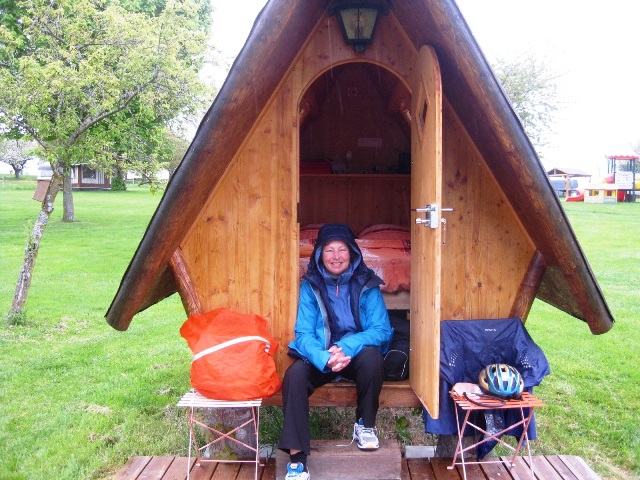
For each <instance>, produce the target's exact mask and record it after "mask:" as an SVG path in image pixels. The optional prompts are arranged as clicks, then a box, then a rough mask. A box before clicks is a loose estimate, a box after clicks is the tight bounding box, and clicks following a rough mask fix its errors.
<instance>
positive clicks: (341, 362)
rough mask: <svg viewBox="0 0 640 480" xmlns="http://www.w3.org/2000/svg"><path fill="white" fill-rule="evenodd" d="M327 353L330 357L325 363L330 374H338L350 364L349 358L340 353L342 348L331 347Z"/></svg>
mask: <svg viewBox="0 0 640 480" xmlns="http://www.w3.org/2000/svg"><path fill="white" fill-rule="evenodd" d="M329 353H330V354H331V356H330V357H329V361H328V362H327V367H328V368H330V369H331V371H332V372H339V371H340V370H342V369H343V368H345V367H346V366H347V365H349V362H351V357H347V356H346V355H345V354H344V352H343V351H342V348H340V347H339V346H337V345H331V347H330V348H329Z"/></svg>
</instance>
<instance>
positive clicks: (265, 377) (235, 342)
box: [180, 308, 280, 400]
mask: <svg viewBox="0 0 640 480" xmlns="http://www.w3.org/2000/svg"><path fill="white" fill-rule="evenodd" d="M180 335H182V337H184V339H185V340H186V341H187V344H188V345H189V348H190V349H191V351H192V352H193V360H192V363H191V386H192V387H193V388H195V389H196V390H197V391H198V392H200V394H201V395H203V396H205V397H208V398H213V399H216V400H255V399H258V398H265V397H268V396H270V395H272V394H274V393H275V392H277V391H278V390H279V389H280V377H278V374H277V372H276V365H275V362H274V361H273V355H274V354H275V353H276V351H277V350H278V342H276V340H275V339H274V338H273V337H272V336H271V334H270V333H269V328H268V327H267V321H266V320H265V319H264V318H262V317H260V316H258V315H254V314H243V313H238V312H234V311H231V310H228V309H226V308H218V309H216V310H212V311H210V312H207V313H204V314H195V315H192V316H190V317H189V318H188V319H187V321H186V322H184V324H183V325H182V327H181V328H180Z"/></svg>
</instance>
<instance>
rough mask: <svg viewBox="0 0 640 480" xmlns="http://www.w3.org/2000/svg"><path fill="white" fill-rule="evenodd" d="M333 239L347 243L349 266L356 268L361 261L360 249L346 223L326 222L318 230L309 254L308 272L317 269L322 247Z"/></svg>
mask: <svg viewBox="0 0 640 480" xmlns="http://www.w3.org/2000/svg"><path fill="white" fill-rule="evenodd" d="M334 240H341V241H343V242H344V243H346V244H347V246H348V247H349V250H351V261H350V263H351V267H350V268H354V269H356V270H357V269H358V267H360V266H361V265H363V263H362V251H361V250H360V247H358V244H357V243H356V237H355V235H354V234H353V232H352V231H351V228H349V226H348V225H343V224H341V223H327V224H325V225H323V226H322V227H321V228H320V230H319V231H318V238H317V239H316V243H315V245H314V247H313V253H312V254H311V258H310V260H309V267H308V270H307V271H308V272H314V271H319V265H318V262H319V261H320V257H321V255H322V247H323V246H324V245H325V244H327V243H329V242H332V241H334Z"/></svg>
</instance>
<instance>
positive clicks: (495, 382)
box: [478, 363, 524, 398]
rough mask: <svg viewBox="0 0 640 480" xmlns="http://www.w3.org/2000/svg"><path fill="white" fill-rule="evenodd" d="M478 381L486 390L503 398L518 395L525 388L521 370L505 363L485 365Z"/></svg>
mask: <svg viewBox="0 0 640 480" xmlns="http://www.w3.org/2000/svg"><path fill="white" fill-rule="evenodd" d="M478 383H479V384H480V388H482V390H484V391H485V392H487V393H489V394H491V395H495V396H497V397H502V398H514V397H518V396H519V395H520V394H521V393H522V390H523V389H524V382H523V381H522V376H521V375H520V372H518V370H516V369H515V368H513V367H512V366H511V365H507V364H505V363H494V364H491V365H487V366H486V367H484V368H483V369H482V370H481V371H480V375H479V376H478Z"/></svg>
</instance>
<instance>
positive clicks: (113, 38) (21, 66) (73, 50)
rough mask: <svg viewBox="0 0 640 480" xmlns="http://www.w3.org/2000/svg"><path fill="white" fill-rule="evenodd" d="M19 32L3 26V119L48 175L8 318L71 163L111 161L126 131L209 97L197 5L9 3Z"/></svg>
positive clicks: (18, 304)
mask: <svg viewBox="0 0 640 480" xmlns="http://www.w3.org/2000/svg"><path fill="white" fill-rule="evenodd" d="M16 5H18V7H19V8H17V9H15V11H16V12H20V9H23V11H24V12H26V13H25V14H24V15H22V16H21V17H20V19H19V21H18V24H19V25H20V26H21V28H20V29H19V31H20V32H19V33H20V34H17V33H16V30H15V29H13V28H8V27H7V26H6V25H4V24H1V23H0V59H2V63H1V64H0V123H2V124H4V125H5V126H6V128H7V129H8V130H10V131H13V132H18V133H20V134H22V135H25V136H27V137H29V138H32V139H33V140H35V141H36V142H37V144H38V148H39V154H40V156H41V157H42V158H44V159H46V160H48V161H49V162H50V163H51V166H52V170H53V176H52V179H51V182H50V184H49V188H48V191H47V193H46V196H45V200H44V201H43V203H42V206H41V210H40V214H39V216H38V219H37V220H36V222H35V223H34V226H33V229H32V232H31V235H30V237H29V240H28V241H27V246H26V248H25V258H24V262H23V266H22V270H21V272H20V276H19V279H18V284H17V285H16V291H15V295H14V299H13V304H12V306H11V310H10V314H19V313H21V312H22V310H23V308H24V303H25V302H26V298H27V294H28V290H29V287H30V284H31V273H32V271H33V267H34V265H35V260H36V257H37V253H38V246H39V244H40V240H41V238H42V235H43V233H44V230H45V228H46V225H47V223H48V221H49V218H50V215H51V212H52V211H53V206H54V202H55V199H56V196H57V194H58V192H59V191H60V190H61V187H62V184H63V177H64V175H65V173H68V172H69V169H70V166H71V165H72V164H73V163H86V162H87V161H88V162H89V163H91V164H93V165H106V166H109V165H117V162H118V159H119V158H120V159H122V158H125V157H129V156H131V155H133V153H132V152H131V151H130V148H131V147H132V146H133V144H134V143H135V142H132V141H126V140H122V139H123V138H126V137H127V136H128V135H129V134H131V132H136V134H143V133H144V134H145V135H147V136H148V137H149V138H157V136H158V135H159V131H158V130H159V129H158V128H151V129H150V130H148V131H145V126H148V125H154V126H157V124H158V122H164V121H169V120H170V119H172V118H175V117H177V116H179V115H185V114H195V112H196V111H198V109H199V108H201V107H202V106H203V105H204V104H205V103H208V98H207V97H208V96H209V95H208V93H209V92H208V91H207V89H206V88H205V86H204V85H203V84H202V82H201V81H200V80H199V78H198V70H199V68H200V66H201V65H202V62H203V55H204V50H205V47H206V41H205V40H206V33H205V32H203V31H200V30H199V26H200V22H201V19H200V18H199V9H198V5H197V4H196V3H194V2H192V1H191V0H168V1H167V2H166V6H165V8H164V9H163V10H162V11H161V12H159V13H158V15H157V16H154V17H149V16H148V15H146V14H143V13H131V12H128V11H126V10H125V9H124V8H122V7H121V6H119V5H117V4H114V3H108V2H107V3H105V2H103V1H100V0H58V1H57V2H55V3H54V2H49V1H48V0H31V1H29V2H28V3H27V2H21V1H19V2H16Z"/></svg>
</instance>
